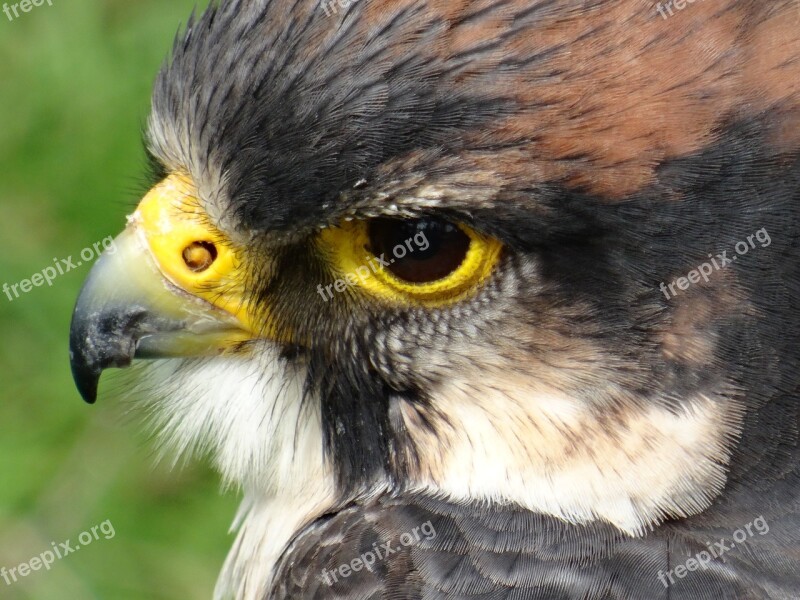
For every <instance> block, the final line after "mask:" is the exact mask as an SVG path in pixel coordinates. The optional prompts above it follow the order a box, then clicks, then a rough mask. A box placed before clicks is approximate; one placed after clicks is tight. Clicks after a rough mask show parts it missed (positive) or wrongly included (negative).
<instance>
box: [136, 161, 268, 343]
mask: <svg viewBox="0 0 800 600" xmlns="http://www.w3.org/2000/svg"><path fill="white" fill-rule="evenodd" d="M132 220H133V221H134V222H135V223H137V225H138V226H139V227H140V228H141V229H142V230H143V231H144V235H145V237H146V239H147V242H148V244H149V246H150V251H151V252H152V255H153V257H154V259H155V261H156V263H157V264H158V266H159V268H160V269H161V271H162V273H163V274H164V276H165V277H166V278H167V279H168V280H169V281H170V282H171V283H173V284H174V285H176V286H177V287H179V288H181V289H183V290H184V291H186V292H188V293H189V294H192V295H193V296H197V297H199V298H202V299H204V300H206V301H208V302H209V303H211V304H213V305H214V306H217V307H218V308H221V309H223V310H225V311H227V312H229V313H230V314H232V315H234V316H235V317H236V318H237V319H238V320H239V321H240V322H241V323H242V324H243V325H244V326H245V327H246V328H247V329H248V330H249V331H255V329H254V327H253V323H252V322H251V317H250V315H249V314H248V311H247V307H246V304H245V301H244V288H243V281H244V273H243V272H242V269H241V267H240V264H239V261H238V260H237V258H236V256H235V254H234V251H233V249H232V248H231V247H230V244H229V243H227V242H226V240H224V238H223V236H222V234H221V233H220V232H219V231H217V230H216V229H214V228H213V227H212V226H211V224H210V223H209V222H208V217H207V216H206V213H205V211H204V210H203V209H202V207H201V206H200V204H199V202H198V200H197V197H196V191H195V188H194V186H193V184H192V182H191V181H190V180H189V178H188V177H186V176H184V175H179V174H173V175H170V176H169V177H167V178H166V179H164V180H163V181H162V182H161V183H159V184H158V185H156V186H155V187H154V188H153V189H151V190H150V191H149V192H148V193H147V195H146V196H145V197H144V198H143V199H142V201H141V202H140V204H139V206H138V208H137V209H136V213H135V214H134V215H133V218H132ZM198 261H199V262H198Z"/></svg>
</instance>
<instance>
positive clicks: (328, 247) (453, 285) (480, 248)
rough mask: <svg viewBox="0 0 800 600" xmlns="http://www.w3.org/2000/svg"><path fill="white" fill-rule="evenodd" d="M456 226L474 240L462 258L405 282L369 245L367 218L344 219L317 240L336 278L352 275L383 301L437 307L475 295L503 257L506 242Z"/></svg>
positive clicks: (327, 229)
mask: <svg viewBox="0 0 800 600" xmlns="http://www.w3.org/2000/svg"><path fill="white" fill-rule="evenodd" d="M458 227H459V228H460V229H461V230H462V231H463V232H464V233H465V234H466V235H467V236H468V237H469V239H470V245H469V249H468V250H467V254H466V256H465V257H464V260H463V261H462V262H461V264H460V265H459V266H458V267H457V268H456V269H455V270H454V271H453V272H452V273H450V274H449V275H447V276H445V277H443V278H441V279H438V280H436V281H432V282H427V283H412V282H408V281H404V280H402V279H400V278H398V277H397V276H395V275H394V274H393V273H392V272H391V271H389V270H388V269H386V268H385V267H383V266H381V265H380V262H379V261H377V260H376V259H375V257H374V255H373V254H372V252H370V250H369V234H368V229H367V221H364V220H352V221H344V222H343V223H341V224H340V225H339V226H336V227H329V228H326V229H323V230H322V231H321V232H320V234H319V244H320V247H321V249H322V250H323V252H324V253H325V254H326V255H327V257H328V259H329V260H330V262H331V266H332V267H333V269H334V270H335V271H336V274H335V277H337V278H349V279H351V281H354V282H355V285H356V286H357V287H360V288H361V289H363V290H365V291H366V292H368V293H369V294H371V295H372V296H374V297H376V298H378V299H380V300H384V301H389V302H392V303H394V304H412V305H414V304H419V305H423V306H430V307H436V306H444V305H447V304H451V303H454V302H457V301H459V300H463V299H465V298H468V297H469V296H471V295H472V294H473V293H474V292H475V291H476V290H477V289H478V288H479V287H480V285H481V284H482V283H483V282H485V281H486V279H488V277H489V276H490V275H491V274H492V270H493V269H494V267H495V266H496V265H497V263H498V262H499V260H500V255H501V251H502V248H503V246H502V244H501V243H500V242H499V241H498V240H496V239H494V238H491V237H487V236H484V235H482V234H480V233H478V232H477V231H475V230H473V229H472V228H470V227H467V226H466V225H463V224H459V225H458ZM385 258H386V259H388V258H390V257H388V256H387V257H385ZM348 276H350V277H348Z"/></svg>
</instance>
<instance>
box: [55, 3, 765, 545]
mask: <svg viewBox="0 0 800 600" xmlns="http://www.w3.org/2000/svg"><path fill="white" fill-rule="evenodd" d="M523 4H524V5H525V6H523ZM578 4H581V6H583V4H584V3H578ZM616 4H618V5H619V6H616ZM576 6H577V4H576ZM637 6H638V5H637ZM647 10H648V11H649V10H650V9H649V8H647ZM692 10H693V14H694V15H695V16H694V17H692V18H698V19H699V18H700V15H701V14H702V15H703V17H704V18H706V19H710V18H712V17H711V16H710V13H709V12H708V11H712V10H713V8H712V7H711V5H710V4H707V5H702V4H698V5H696V6H694V7H693V9H692ZM576 11H577V9H576V10H575V11H573V10H572V9H569V10H567V8H563V9H556V8H554V7H553V5H552V3H547V2H544V3H532V4H531V3H522V2H510V3H496V4H492V5H487V6H486V7H485V8H483V9H479V8H477V6H474V5H471V4H466V5H462V4H461V3H451V2H433V3H419V2H413V1H410V0H409V1H403V2H391V3H388V2H380V1H369V2H368V1H367V0H363V1H361V2H357V3H352V4H351V5H350V6H349V7H348V8H347V9H346V10H342V11H340V12H337V13H336V14H335V15H330V16H329V15H326V11H324V10H322V9H321V8H320V6H318V5H317V4H316V3H315V2H305V1H301V2H295V3H288V4H287V3H278V2H256V1H241V2H227V3H223V4H222V5H220V6H216V5H213V6H212V7H210V8H209V9H208V10H207V11H206V12H205V13H204V14H203V15H202V16H200V17H199V18H197V19H193V20H191V21H190V22H189V24H188V25H187V27H186V29H185V31H183V32H182V33H181V35H180V36H179V37H178V39H177V41H176V43H175V46H174V49H173V53H172V57H171V58H170V60H169V61H168V62H167V63H166V64H165V65H164V67H163V69H162V70H161V72H160V74H159V76H158V78H157V81H156V83H155V89H154V93H153V99H152V113H151V116H150V118H149V125H148V134H147V148H148V152H149V153H150V154H151V156H152V158H153V161H154V163H155V164H156V165H157V167H158V169H157V170H158V172H159V175H158V177H157V178H156V180H155V181H154V182H153V187H152V189H151V191H150V192H149V193H147V195H146V196H145V197H144V199H143V200H142V201H141V203H140V204H139V206H138V207H137V209H136V210H135V212H134V213H133V214H132V215H131V216H129V217H128V222H127V226H126V227H125V229H124V231H123V233H121V234H120V236H119V237H118V238H117V240H116V252H114V253H113V254H108V255H105V256H103V257H102V258H101V259H100V261H99V262H98V263H97V264H96V265H95V267H94V268H93V271H92V273H91V274H90V276H89V279H88V281H87V282H86V284H85V286H84V288H83V290H82V292H81V295H80V298H79V300H78V304H77V307H76V309H75V314H74V318H73V323H72V330H71V336H70V347H71V359H72V368H73V373H74V375H75V380H76V382H77V385H78V388H79V390H80V391H81V393H82V394H83V396H84V398H85V399H86V400H88V401H90V402H91V401H94V399H95V397H96V394H97V384H98V380H99V378H100V374H101V373H102V371H103V370H104V369H106V368H108V367H124V366H128V365H129V364H131V363H132V362H134V363H136V365H135V366H136V368H134V369H133V370H132V373H133V378H132V380H131V381H130V387H131V389H133V390H134V391H135V393H136V395H137V398H138V401H139V402H141V403H142V404H144V405H146V406H149V407H150V408H152V409H153V413H154V414H155V415H156V416H157V417H156V418H158V419H159V421H160V424H161V425H162V426H163V429H164V431H165V435H166V437H167V438H168V439H170V440H171V441H172V442H173V443H174V444H175V445H177V446H178V449H179V450H189V449H193V448H199V449H202V450H208V451H210V452H211V454H212V455H213V457H214V460H215V461H216V464H217V465H218V467H219V469H220V470H221V472H222V473H223V475H224V476H225V478H226V479H228V480H230V481H234V482H237V483H240V484H242V485H244V486H245V487H246V488H248V489H256V490H261V491H262V492H263V493H264V494H277V493H283V492H285V490H291V489H297V487H298V486H299V485H300V484H299V483H298V482H303V483H304V484H305V483H308V484H309V485H311V484H312V483H313V485H314V486H316V487H315V489H318V490H319V493H320V494H321V495H324V496H325V498H327V500H326V502H329V503H330V504H336V503H339V504H341V503H344V502H347V501H349V500H351V499H352V498H355V497H366V496H369V495H370V494H374V493H376V490H387V489H388V490H403V489H414V490H422V491H424V492H426V493H427V492H429V493H431V494H436V495H439V496H444V497H447V498H449V499H452V500H453V501H459V502H461V501H463V502H467V501H475V500H480V501H483V502H500V503H504V504H509V503H512V504H517V505H519V506H522V507H525V508H528V509H530V510H535V511H537V512H540V513H544V514H549V515H554V516H557V517H558V518H561V519H564V520H566V521H569V522H573V523H584V522H589V521H593V520H603V521H606V522H609V523H612V524H614V525H615V526H616V527H618V528H619V529H620V530H622V531H624V532H626V533H628V534H630V535H637V534H640V533H641V532H643V531H644V530H645V529H646V528H648V527H649V526H652V525H653V524H656V523H659V522H661V521H663V520H664V519H666V518H669V517H681V516H687V515H691V514H695V513H697V512H699V511H701V510H702V509H703V508H705V507H707V506H708V505H709V504H710V503H711V502H712V500H713V499H714V497H716V496H717V494H718V493H719V492H720V490H721V489H722V488H723V486H724V485H725V481H726V472H727V464H728V461H729V457H730V454H731V451H732V447H733V445H734V444H735V442H736V440H737V438H738V436H739V434H740V431H741V425H742V419H743V414H744V412H745V410H744V408H743V405H742V402H741V398H740V396H741V395H740V386H739V379H737V377H735V376H732V375H731V373H732V371H733V368H732V365H733V364H734V363H735V362H736V361H741V360H743V358H742V356H741V354H736V349H735V346H734V345H733V344H732V343H730V344H729V343H728V341H726V340H727V338H726V337H725V335H727V334H726V332H727V331H729V328H730V327H733V326H737V327H738V326H741V327H742V328H741V329H739V331H746V328H744V326H745V324H746V318H747V317H746V315H747V314H748V306H749V305H748V299H747V294H746V289H745V288H744V287H742V286H741V285H739V283H738V282H737V279H736V277H735V274H734V272H733V271H732V270H731V271H728V272H721V273H720V274H719V276H718V277H716V278H715V279H711V280H710V282H709V281H706V282H704V283H701V284H698V285H696V286H694V287H693V288H692V289H691V290H689V291H687V292H686V293H685V294H682V295H681V296H680V297H677V298H673V299H672V300H670V299H667V298H665V297H664V295H663V294H662V291H660V290H659V283H660V282H663V281H671V280H672V279H673V277H675V276H677V275H680V274H682V273H685V272H686V271H687V270H688V268H691V267H692V266H693V265H695V264H697V262H696V261H697V260H706V255H707V254H708V252H709V251H710V250H716V249H719V248H720V245H721V244H727V243H728V241H730V239H732V238H726V237H725V236H730V235H735V233H734V231H735V228H733V227H728V228H725V227H724V225H726V224H727V225H731V224H732V223H734V220H735V219H736V218H738V217H736V216H735V213H734V212H732V211H728V212H726V211H725V210H724V209H723V207H722V204H721V203H720V204H719V205H717V204H714V202H716V201H712V200H709V203H708V204H707V205H706V206H707V207H709V208H707V210H708V211H712V212H713V211H714V210H717V208H718V209H719V214H720V215H723V214H725V215H728V217H729V218H728V220H727V222H725V223H723V221H722V220H720V221H719V222H718V224H717V225H708V224H707V223H706V221H704V220H703V219H697V218H695V217H694V216H693V215H694V213H693V212H692V211H693V210H694V208H693V207H694V206H696V204H694V203H693V201H694V199H696V198H698V197H699V196H702V195H703V194H706V196H705V197H707V199H708V198H713V197H719V195H720V194H718V193H716V192H714V193H711V192H710V191H709V188H708V185H711V184H709V183H708V181H706V182H705V185H706V187H705V188H703V187H702V186H700V185H699V184H698V183H697V182H698V178H694V179H693V178H692V177H690V176H688V175H687V173H689V174H691V173H693V172H695V171H692V168H690V167H685V166H684V167H681V165H680V164H679V163H678V162H675V161H677V160H678V159H679V158H680V157H684V158H686V157H692V156H695V155H696V154H697V153H700V152H701V151H703V152H705V151H706V149H707V152H708V153H709V154H708V156H707V160H712V161H713V160H715V158H714V157H715V156H717V155H715V154H714V148H715V147H716V146H715V144H722V143H723V142H724V139H723V137H722V136H723V134H722V133H721V132H722V131H723V130H724V129H723V127H722V125H721V124H722V123H723V121H724V119H725V118H727V116H728V115H730V114H731V112H732V111H733V110H734V107H736V106H741V105H747V106H751V107H752V110H753V112H754V114H755V113H757V112H758V111H759V110H760V109H759V108H758V107H759V103H761V105H762V106H763V105H765V104H766V103H767V102H768V101H769V98H768V96H770V94H773V95H775V96H777V95H778V94H779V93H780V90H779V87H780V86H772V87H765V86H762V85H756V83H757V82H756V81H755V80H753V81H752V82H751V87H749V88H748V87H747V86H743V87H742V92H741V94H739V97H734V95H733V94H730V93H727V92H725V93H723V91H725V90H722V88H723V87H724V86H725V85H726V83H725V82H724V81H723V78H716V77H715V73H718V72H722V71H725V69H726V68H727V67H725V64H727V63H725V62H724V60H723V59H725V57H726V56H727V55H725V49H726V48H728V47H729V46H728V45H725V44H723V43H722V42H720V43H719V44H718V45H717V46H714V45H713V44H710V43H709V44H708V46H707V48H712V47H713V48H715V51H714V52H711V51H707V52H704V53H698V55H697V56H694V57H693V60H691V61H687V62H686V63H685V64H684V65H683V68H682V69H681V70H675V72H674V73H666V72H663V69H662V71H660V72H661V73H662V75H660V76H659V77H651V76H650V74H651V73H653V72H655V71H656V70H657V68H656V67H655V65H656V64H657V61H658V60H659V59H660V58H659V57H663V56H664V55H665V54H666V53H667V52H684V51H685V52H687V53H688V50H686V49H685V48H684V47H683V46H682V45H681V44H683V43H689V42H684V41H683V40H684V36H683V35H682V31H683V29H681V28H678V27H677V26H675V27H667V26H664V25H662V24H661V23H660V22H658V21H655V20H654V19H652V18H651V17H652V15H651V14H650V13H649V12H648V13H646V14H645V9H643V8H641V7H639V8H634V7H633V3H630V2H623V3H615V6H610V5H609V6H600V5H599V4H598V5H597V6H594V7H588V8H587V7H584V8H583V9H581V11H579V12H576ZM620 11H622V12H620ZM687 12H688V11H687ZM622 13H624V14H625V15H627V16H626V18H625V19H622V18H620V15H621V14H622ZM736 14H737V15H738V13H736ZM745 16H746V15H744V14H742V15H741V18H742V19H744V18H745ZM578 17H580V18H578ZM686 18H689V17H688V16H687V17H686ZM634 22H635V23H634ZM634 25H635V26H634ZM679 29H680V30H679ZM531 32H535V33H536V35H533V34H532V33H531ZM712 33H714V32H713V31H712ZM714 35H720V36H721V35H722V33H721V32H717V33H714ZM620 36H622V37H624V38H625V39H627V40H628V42H626V45H625V47H630V48H636V47H645V46H647V47H648V49H649V51H648V52H647V53H646V54H642V55H641V56H640V59H639V60H638V61H631V60H629V56H628V54H626V53H623V52H619V51H618V49H619V48H621V46H620V44H619V43H618V42H617V41H616V40H617V39H618V38H619V37H620ZM598 48H599V49H600V50H598ZM603 48H607V49H609V50H608V51H607V52H606V51H603ZM659 48H662V49H665V52H664V53H662V52H660V51H659ZM716 49H718V52H717V50H716ZM776 52H778V53H779V51H777V50H776ZM687 56H688V54H687ZM587 64H592V65H594V66H595V68H594V69H592V70H591V72H588V71H583V70H581V69H582V66H581V65H587ZM727 72H728V71H726V73H727ZM621 74H624V76H621ZM748 85H750V84H748ZM590 90H591V92H590ZM748 94H750V95H748ZM744 98H749V100H747V102H745V101H744V100H743V99H744ZM664 103H669V105H670V107H671V110H672V111H673V112H672V113H670V114H671V115H672V116H669V115H667V116H664ZM626 107H628V108H630V107H635V110H633V109H631V110H626ZM654 115H656V116H658V118H655V117H654ZM762 134H763V135H767V134H766V133H764V132H763V131H762V132H761V133H759V134H758V135H762ZM754 135H755V133H754ZM754 139H756V138H754ZM754 143H757V142H754ZM686 160H689V158H686ZM670 161H673V162H670ZM720 170H722V169H721V168H720ZM715 181H716V180H715ZM713 185H719V186H722V185H723V182H722V181H718V182H716V183H714V184H713ZM719 189H722V188H721V187H720V188H719ZM717 191H719V190H717ZM714 207H717V208H714ZM665 232H666V234H665ZM748 233H750V232H748ZM754 260H755V259H754ZM755 264H756V263H755V262H754V263H753V265H755ZM751 314H752V312H751Z"/></svg>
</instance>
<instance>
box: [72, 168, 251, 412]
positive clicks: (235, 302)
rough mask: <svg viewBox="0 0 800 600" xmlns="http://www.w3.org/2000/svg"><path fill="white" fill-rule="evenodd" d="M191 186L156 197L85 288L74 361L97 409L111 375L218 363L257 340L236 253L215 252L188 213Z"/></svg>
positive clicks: (75, 319) (171, 184)
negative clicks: (119, 370)
mask: <svg viewBox="0 0 800 600" xmlns="http://www.w3.org/2000/svg"><path fill="white" fill-rule="evenodd" d="M187 187H188V184H187V183H186V181H185V180H175V179H174V177H173V178H170V179H168V180H165V182H162V184H160V185H159V186H157V187H156V188H154V190H153V191H151V192H150V194H148V196H146V197H145V199H144V200H143V201H142V204H140V206H139V209H138V210H137V212H136V213H135V214H134V215H133V216H132V217H131V218H129V224H128V227H127V228H126V229H125V230H124V231H123V232H122V233H121V234H120V235H119V236H118V237H117V238H116V240H115V241H114V243H113V244H112V245H111V246H110V247H109V248H108V249H107V250H106V251H105V252H104V253H103V255H102V256H101V257H100V259H99V260H98V262H97V263H96V264H95V265H94V267H93V268H92V270H91V272H90V273H89V277H88V279H87V280H86V282H85V283H84V285H83V288H82V289H81V292H80V295H79V296H78V301H77V303H76V306H75V310H74V312H73V315H72V324H71V326H70V336H69V354H70V364H71V367H72V375H73V378H74V380H75V384H76V386H77V388H78V391H79V392H80V394H81V396H82V397H83V399H84V400H85V401H86V402H88V403H94V401H95V399H96V398H97V388H98V382H99V380H100V375H101V374H102V372H103V370H104V369H107V368H110V367H126V366H128V365H130V364H131V361H132V360H133V359H134V358H137V359H139V358H168V357H185V356H208V355H213V354H219V353H222V352H224V351H226V350H227V349H230V348H233V347H236V346H237V345H239V344H240V343H241V342H244V341H247V340H249V339H253V338H254V337H256V335H255V334H254V333H253V331H252V329H253V328H252V326H251V325H250V322H249V319H248V318H247V311H246V306H244V302H243V300H242V298H243V295H242V294H241V289H240V288H241V285H239V287H238V288H235V287H234V286H233V285H232V283H231V282H232V281H235V280H238V281H241V279H238V276H239V275H240V274H239V273H238V271H239V269H238V265H237V262H236V261H235V260H234V259H233V258H231V256H229V254H230V253H231V252H232V251H231V250H230V248H228V247H223V246H222V245H220V244H219V243H215V242H217V241H218V240H214V239H213V238H214V236H218V233H216V232H211V231H210V230H209V226H208V225H207V220H204V219H202V218H199V217H198V211H191V210H189V211H187V210H186V198H187ZM176 192H179V193H176ZM209 240H211V241H209ZM198 243H200V244H208V245H209V246H211V247H213V249H214V252H213V255H211V254H207V253H206V254H204V253H203V251H202V250H203V248H204V247H203V246H197V244H198ZM198 249H199V250H198ZM195 252H197V253H198V254H195ZM187 253H188V254H187ZM226 253H227V254H226ZM198 261H201V262H199V263H198ZM206 263H207V264H206ZM236 290H238V292H237V291H236Z"/></svg>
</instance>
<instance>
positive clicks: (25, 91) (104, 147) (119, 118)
mask: <svg viewBox="0 0 800 600" xmlns="http://www.w3.org/2000/svg"><path fill="white" fill-rule="evenodd" d="M14 1H15V2H16V1H18V0H14ZM203 4H205V2H203ZM194 5H195V2H193V1H192V0H170V1H169V2H164V1H163V0H136V1H135V2H132V1H131V0H53V6H48V5H47V4H46V3H45V4H44V5H43V6H41V7H37V8H33V10H32V11H31V12H29V13H21V14H20V17H19V18H18V19H15V20H14V21H9V20H8V19H7V17H6V16H5V15H4V14H3V13H2V12H0V243H2V246H0V247H1V248H2V251H0V285H2V284H3V283H9V284H13V283H17V282H19V281H20V280H22V279H26V278H30V277H31V275H32V274H34V273H36V272H38V271H41V270H42V269H43V268H45V267H47V266H49V265H51V264H53V259H54V258H65V257H68V256H70V255H73V256H77V255H78V254H79V253H80V251H81V250H82V249H84V248H86V247H91V246H92V244H94V243H95V242H98V241H101V240H102V239H104V238H105V237H107V236H109V235H116V233H117V232H119V231H120V230H121V228H122V227H123V225H124V217H125V215H126V214H127V213H129V212H131V211H132V209H133V207H134V206H135V204H136V201H137V199H138V197H139V195H140V194H141V193H142V192H143V191H144V189H143V186H144V185H145V183H144V177H143V175H144V172H145V169H144V166H145V159H144V152H143V151H142V145H141V131H142V128H143V125H144V121H145V118H146V115H147V111H148V106H149V89H150V86H151V84H152V81H153V78H154V76H155V74H156V71H157V70H158V67H159V65H160V64H161V62H162V60H163V59H164V58H165V56H166V55H167V53H168V51H169V49H170V47H171V44H172V40H173V38H174V35H175V32H176V31H177V29H178V27H179V25H180V24H181V23H185V21H186V19H187V18H188V16H189V14H190V12H191V10H192V8H193V7H194ZM89 266H90V265H89V264H84V265H82V266H81V267H79V268H77V269H75V270H73V271H71V272H69V273H66V274H65V275H63V276H61V277H58V278H57V279H56V280H55V281H54V282H53V285H52V287H37V288H34V289H33V290H32V291H30V292H28V293H26V294H23V295H21V296H20V297H19V298H17V299H14V300H13V301H9V300H8V298H7V297H6V296H5V295H4V294H2V295H0V566H5V567H6V568H10V567H15V566H17V565H18V564H19V563H21V562H23V561H28V560H29V559H30V558H31V557H33V556H35V555H38V554H40V553H41V552H43V551H45V550H48V549H50V547H51V542H53V541H55V542H60V541H64V540H67V539H70V540H72V543H73V544H75V543H76V541H77V537H78V535H79V534H80V533H81V532H83V531H85V530H88V529H90V528H91V527H92V526H95V525H98V524H99V523H101V522H103V521H106V520H110V521H111V523H112V524H113V527H114V530H115V533H116V534H115V536H114V537H113V539H110V540H106V539H104V537H102V536H101V538H100V540H98V541H95V542H93V543H92V544H91V545H87V546H86V547H84V548H81V550H80V551H78V552H76V553H73V554H71V555H69V556H67V557H65V558H64V559H63V560H60V561H57V562H56V563H55V564H54V565H53V566H52V568H51V570H49V571H45V570H40V571H36V572H33V573H31V574H30V575H28V576H27V577H24V578H21V579H20V580H19V581H18V582H16V583H13V581H12V585H7V584H6V583H5V581H3V580H2V579H0V599H12V600H16V599H21V598H34V599H36V600H51V599H52V600H55V599H58V600H64V599H69V600H84V599H87V600H88V599H93V598H102V599H110V600H127V599H135V600H142V599H164V600H166V599H175V600H189V599H195V598H197V599H203V598H210V597H211V591H212V589H213V585H214V581H215V578H216V575H217V573H218V571H219V568H220V566H221V564H222V561H223V559H224V556H225V553H226V551H227V548H228V547H229V546H230V544H231V542H232V537H231V536H230V535H229V534H228V526H229V524H230V522H231V521H232V519H233V516H234V512H235V508H236V505H237V500H238V499H237V498H236V496H235V494H227V495H223V494H221V492H220V489H219V484H218V480H217V477H216V476H215V475H214V474H213V473H212V472H210V470H209V469H208V468H207V467H206V466H205V465H203V464H197V463H192V464H189V465H188V466H185V467H183V468H180V469H176V470H170V469H169V468H168V466H167V465H159V464H157V463H156V461H155V444H154V442H153V440H151V439H150V438H149V437H148V434H147V432H146V431H145V429H144V428H143V427H141V426H140V425H139V424H137V423H136V422H131V419H130V418H129V417H128V416H126V408H125V407H123V406H121V405H119V404H118V403H115V402H113V401H106V402H103V398H102V397H101V398H100V401H99V402H98V404H97V405H96V406H92V407H90V406H87V405H85V404H83V403H82V402H81V400H80V398H79V397H78V394H77V392H76V391H75V389H74V387H73V385H72V381H71V377H70V373H69V364H68V356H67V334H68V327H69V319H70V312H71V310H72V306H73V303H74V301H75V298H76V295H77V293H78V290H79V288H80V285H81V283H82V281H83V279H84V278H85V277H86V275H87V273H88V271H89Z"/></svg>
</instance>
